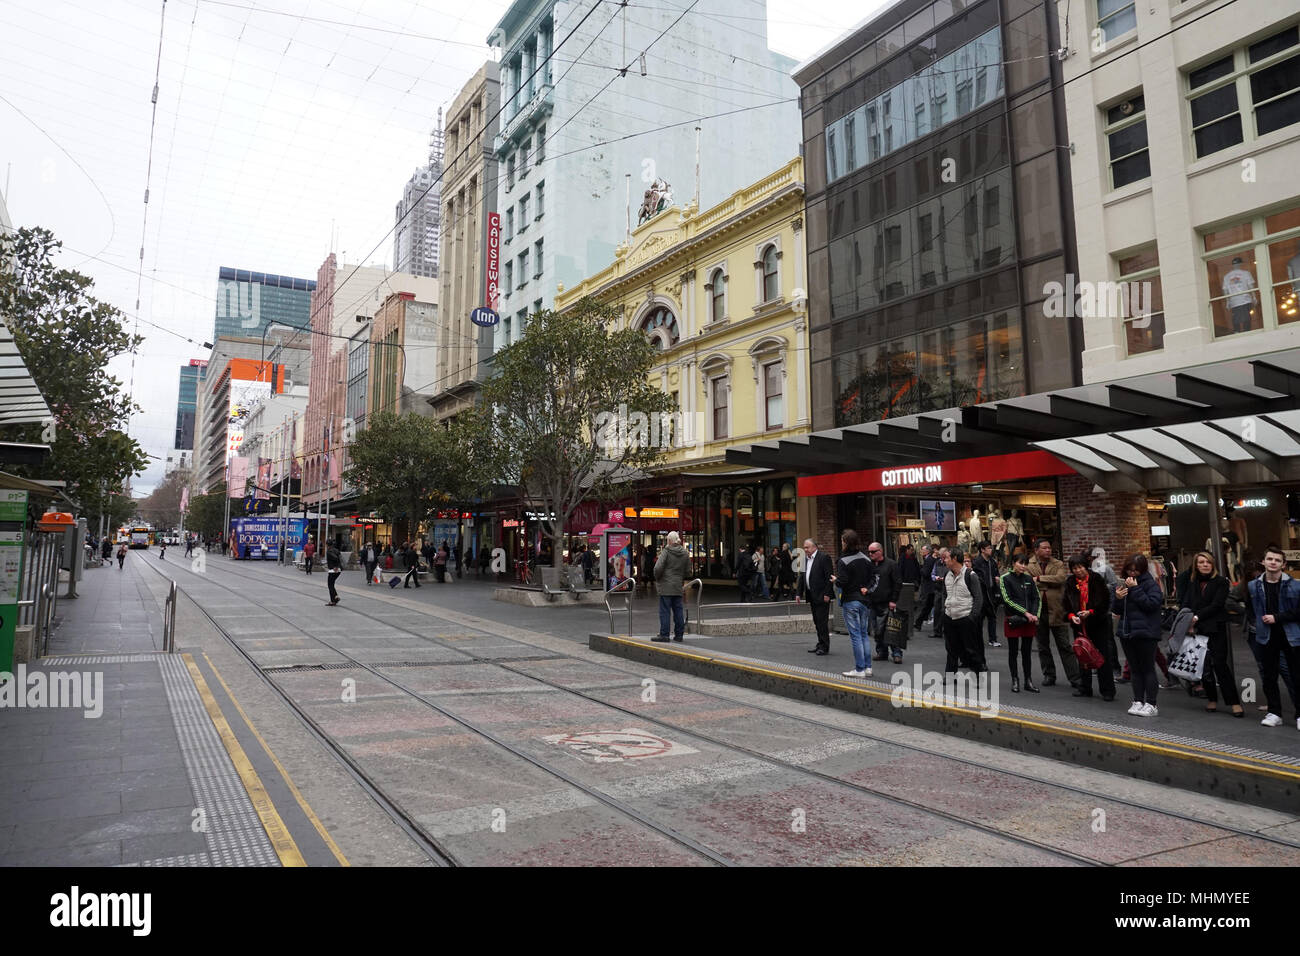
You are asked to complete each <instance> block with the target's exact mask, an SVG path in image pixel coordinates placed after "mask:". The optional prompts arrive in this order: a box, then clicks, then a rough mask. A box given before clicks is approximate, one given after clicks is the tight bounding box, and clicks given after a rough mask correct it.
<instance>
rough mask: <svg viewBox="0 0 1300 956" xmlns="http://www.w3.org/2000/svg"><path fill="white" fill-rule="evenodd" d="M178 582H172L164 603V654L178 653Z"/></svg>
mask: <svg viewBox="0 0 1300 956" xmlns="http://www.w3.org/2000/svg"><path fill="white" fill-rule="evenodd" d="M176 591H177V588H176V582H175V580H173V581H172V583H171V587H169V588H168V589H167V600H166V601H164V602H163V652H164V653H167V654H173V653H175V652H176Z"/></svg>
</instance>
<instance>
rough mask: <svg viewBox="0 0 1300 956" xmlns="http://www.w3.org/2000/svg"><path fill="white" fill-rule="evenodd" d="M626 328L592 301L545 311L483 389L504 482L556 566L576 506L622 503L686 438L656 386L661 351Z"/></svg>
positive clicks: (502, 356) (499, 360)
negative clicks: (517, 494)
mask: <svg viewBox="0 0 1300 956" xmlns="http://www.w3.org/2000/svg"><path fill="white" fill-rule="evenodd" d="M621 325H622V320H621V315H620V313H619V311H618V310H617V309H615V308H613V307H612V306H609V305H605V304H602V303H599V302H597V301H595V300H594V299H591V298H585V299H582V300H581V301H579V302H578V303H576V304H575V305H574V306H572V307H571V308H569V309H567V310H565V311H564V312H559V313H557V312H554V311H551V310H549V309H548V310H543V311H541V312H537V313H535V314H534V315H532V316H531V317H530V318H529V323H528V327H527V329H526V330H525V332H524V334H523V336H522V337H521V338H520V339H519V341H517V342H515V343H514V344H513V345H510V346H508V347H506V348H505V349H503V350H501V351H500V352H498V353H497V354H496V355H495V356H494V357H493V365H494V367H495V371H496V374H495V375H494V376H493V377H492V378H491V379H489V380H488V382H487V383H486V384H485V385H484V389H483V404H484V407H485V408H487V409H490V412H488V414H489V415H490V421H491V426H490V432H491V441H492V442H493V443H494V444H495V446H496V447H497V449H498V450H499V452H500V454H501V455H502V456H503V459H504V462H503V464H504V467H503V468H502V472H501V477H502V478H503V479H504V480H506V481H509V482H511V483H514V484H517V485H518V486H519V487H520V489H521V492H522V494H523V495H524V497H525V498H526V499H527V500H529V501H531V502H533V503H534V504H535V506H536V507H537V510H538V511H540V512H541V513H542V514H543V515H544V516H546V517H544V518H543V519H542V522H541V524H542V531H543V533H544V534H545V535H546V537H547V538H549V539H550V540H551V542H552V544H553V550H552V554H553V555H554V556H555V559H556V560H558V556H559V555H560V553H561V551H562V538H563V535H564V530H565V528H566V527H567V526H568V522H569V520H570V519H571V518H572V517H573V513H574V511H576V510H577V508H578V506H579V505H580V504H582V503H583V502H584V501H612V500H614V499H615V498H617V497H619V496H620V495H622V494H623V493H624V492H625V490H626V489H627V488H628V486H629V484H630V482H632V481H634V480H635V479H637V478H638V477H643V476H644V469H646V468H648V467H650V466H651V465H653V464H655V463H656V462H658V461H660V460H661V459H662V458H663V456H664V455H665V453H666V452H667V450H668V448H669V447H671V442H672V440H673V439H674V436H675V435H681V434H682V432H681V430H680V427H679V423H678V422H677V418H678V417H679V413H678V409H677V406H676V403H675V401H674V399H673V398H672V397H671V396H670V395H668V394H666V393H665V392H663V391H661V390H660V389H659V388H656V387H655V386H654V385H651V384H650V382H649V380H648V375H649V372H650V369H651V368H652V367H653V366H654V365H655V363H656V362H657V361H659V358H658V351H657V350H656V348H655V346H654V345H653V344H652V343H651V342H650V341H649V340H648V339H647V338H646V336H645V335H644V334H643V333H642V332H641V331H639V330H637V329H630V328H620V326H621Z"/></svg>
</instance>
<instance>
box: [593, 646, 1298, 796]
mask: <svg viewBox="0 0 1300 956" xmlns="http://www.w3.org/2000/svg"><path fill="white" fill-rule="evenodd" d="M814 643H815V639H814V638H812V637H808V636H803V635H789V634H769V635H756V636H731V637H715V638H701V637H697V636H694V635H688V636H687V640H686V643H685V644H684V645H682V644H670V645H662V644H654V643H651V642H650V641H648V640H647V639H646V637H644V636H636V637H632V638H628V637H625V636H620V635H613V636H609V635H606V634H605V633H602V634H592V635H591V638H590V646H591V647H592V648H593V649H598V650H604V651H607V652H609V653H612V654H616V655H619V656H623V657H629V658H632V659H635V660H639V661H642V662H645V663H650V664H654V665H656V666H663V667H672V668H674V669H677V670H681V671H684V672H687V673H691V674H696V675H699V676H707V677H710V678H712V679H715V680H722V681H725V682H727V683H732V684H738V685H741V686H746V687H753V688H756V689H761V690H765V691H768V692H771V693H777V694H781V695H783V696H789V697H795V698H798V699H801V700H807V701H812V702H817V703H821V704H824V705H827V706H831V707H837V708H841V709H845V710H851V711H854V712H856V713H862V714H868V715H870V716H874V717H881V718H885V719H891V720H897V721H902V722H904V723H908V724H910V725H914V726H919V727H925V728H926V729H930V730H940V731H943V732H945V733H953V734H957V735H959V736H966V737H970V738H972V739H977V740H981V741H984V742H988V743H995V744H999V745H1002V746H1007V747H1011V748H1013V749H1017V750H1021V751H1023V752H1026V753H1035V754H1042V755H1044V756H1052V757H1056V758H1057V759H1062V760H1067V761H1070V762H1073V763H1078V764H1080V765H1082V766H1095V767H1100V768H1102V769H1107V770H1114V771H1117V772H1121V773H1129V774H1132V775H1134V776H1139V777H1142V778H1143V779H1149V780H1156V781H1159V782H1168V783H1172V784H1174V785H1176V786H1184V787H1188V788H1189V789H1196V790H1200V791H1202V792H1206V793H1213V794H1216V795H1220V796H1228V797H1231V798H1233V799H1242V800H1248V801H1250V802H1255V803H1258V804H1259V805H1264V806H1275V807H1278V806H1291V807H1294V806H1296V805H1300V732H1297V730H1296V726H1295V722H1294V718H1291V719H1290V720H1289V721H1288V722H1287V723H1286V724H1284V725H1283V726H1282V727H1278V728H1265V727H1262V726H1260V723H1259V721H1260V718H1261V717H1262V716H1263V713H1262V712H1261V711H1259V710H1258V709H1257V704H1255V703H1253V702H1251V703H1246V704H1245V707H1246V716H1245V718H1242V719H1234V718H1233V717H1232V716H1231V715H1230V713H1229V712H1228V708H1227V707H1226V706H1224V705H1223V704H1222V702H1220V706H1221V707H1222V710H1221V711H1220V712H1218V713H1213V714H1211V713H1206V711H1205V701H1204V699H1201V698H1193V697H1191V696H1189V695H1188V693H1187V691H1186V690H1185V689H1183V688H1179V689H1176V690H1175V689H1169V690H1161V691H1160V695H1159V710H1160V713H1159V716H1157V717H1152V718H1148V717H1133V716H1130V715H1129V714H1128V713H1127V709H1128V705H1129V704H1130V703H1131V697H1130V696H1129V694H1128V688H1129V685H1127V684H1120V685H1118V687H1117V696H1116V698H1115V700H1113V701H1110V702H1106V701H1103V700H1102V699H1101V698H1100V697H1099V696H1097V697H1091V698H1087V697H1074V696H1072V693H1071V692H1072V688H1071V687H1070V685H1069V683H1068V682H1067V681H1066V680H1065V678H1064V677H1063V676H1061V677H1058V680H1059V683H1058V684H1056V685H1055V686H1052V687H1043V688H1042V690H1041V693H1038V694H1033V693H1028V692H1021V693H1012V692H1011V681H1010V671H1009V668H1008V666H1007V649H1006V648H1005V647H1001V648H991V647H986V652H987V654H986V657H987V661H988V663H989V665H990V667H991V668H992V672H993V674H995V675H996V678H997V680H996V683H992V682H990V684H988V685H986V686H987V688H988V689H987V691H986V692H985V693H984V696H985V697H986V698H988V700H987V703H986V706H984V707H983V710H985V712H986V715H985V716H980V715H979V714H978V710H977V707H976V706H972V707H969V708H963V707H954V706H943V705H942V697H941V694H942V691H941V690H939V691H938V693H937V694H932V695H931V698H930V699H928V700H927V698H925V697H924V691H925V690H926V689H927V687H929V688H930V689H931V690H934V689H936V688H940V687H942V683H941V682H942V680H943V676H942V675H943V669H944V666H945V662H946V654H945V652H944V648H943V642H942V641H941V640H937V639H935V638H933V637H932V636H930V633H929V632H925V631H923V632H921V634H919V635H913V637H912V640H911V642H910V644H909V646H908V648H907V650H906V651H905V654H904V661H903V663H902V664H894V663H892V662H891V661H873V662H872V677H870V678H867V679H861V678H849V677H845V676H843V672H844V671H846V670H850V669H852V667H853V656H852V651H851V649H850V647H849V641H848V637H847V636H844V635H839V634H833V635H832V637H831V652H830V654H829V655H828V656H825V657H819V656H817V655H814V654H809V653H807V651H808V650H809V649H810V648H811V647H812V646H813V644H814ZM1239 643H1241V642H1234V650H1235V651H1236V660H1235V665H1236V673H1237V676H1238V680H1239V681H1241V680H1242V679H1251V680H1254V682H1255V685H1254V686H1255V688H1256V689H1257V688H1258V686H1259V675H1258V672H1257V669H1256V667H1255V662H1254V659H1253V658H1252V657H1250V656H1249V651H1247V650H1246V649H1245V648H1244V647H1237V646H1235V645H1236V644H1239ZM1033 663H1034V672H1035V676H1036V679H1037V680H1038V683H1039V684H1042V683H1043V681H1042V680H1041V679H1039V678H1041V672H1040V669H1039V667H1040V665H1039V660H1038V654H1037V649H1036V648H1035V652H1034V662H1033ZM1059 670H1060V667H1059V663H1058V672H1059ZM948 686H949V688H951V687H952V686H953V685H952V684H951V683H950V684H949V685H948ZM973 703H974V704H975V705H978V704H979V701H978V700H975V701H973ZM1288 703H1289V701H1288ZM989 705H991V706H989ZM1288 717H1291V714H1290V711H1289V709H1288Z"/></svg>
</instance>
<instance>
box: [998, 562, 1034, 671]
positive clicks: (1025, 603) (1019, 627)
mask: <svg viewBox="0 0 1300 956" xmlns="http://www.w3.org/2000/svg"><path fill="white" fill-rule="evenodd" d="M998 582H999V587H1000V588H1001V590H1002V603H1003V604H1004V605H1006V617H1005V618H1004V619H1003V622H1002V633H1003V635H1004V636H1005V637H1006V639H1007V654H1008V656H1009V657H1010V660H1011V690H1012V692H1014V693H1019V692H1020V672H1019V670H1017V668H1016V654H1017V653H1019V655H1020V660H1021V662H1022V663H1023V664H1024V665H1025V690H1027V691H1031V692H1033V693H1035V694H1037V693H1038V688H1037V687H1035V686H1034V681H1033V676H1034V671H1033V666H1032V658H1031V656H1030V655H1031V653H1032V651H1033V648H1034V635H1035V634H1037V633H1038V611H1039V609H1040V608H1041V606H1042V598H1041V597H1040V596H1039V593H1038V585H1037V584H1036V583H1035V582H1034V579H1033V578H1032V577H1030V576H1029V568H1028V567H1027V566H1026V564H1025V556H1024V555H1023V554H1018V555H1016V559H1015V564H1014V565H1013V566H1012V568H1011V570H1010V571H1008V572H1007V573H1006V574H1004V575H1002V577H1001V578H999V579H998Z"/></svg>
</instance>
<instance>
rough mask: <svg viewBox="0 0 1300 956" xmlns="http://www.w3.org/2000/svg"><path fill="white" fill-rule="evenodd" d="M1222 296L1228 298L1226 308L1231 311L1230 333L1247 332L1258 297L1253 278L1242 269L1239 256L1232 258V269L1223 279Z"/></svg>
mask: <svg viewBox="0 0 1300 956" xmlns="http://www.w3.org/2000/svg"><path fill="white" fill-rule="evenodd" d="M1223 294H1224V295H1226V296H1227V297H1228V308H1229V309H1230V310H1231V311H1232V331H1233V332H1249V331H1250V325H1251V316H1252V314H1253V313H1254V311H1255V303H1256V301H1257V300H1258V296H1257V295H1256V294H1255V277H1254V276H1253V275H1251V274H1250V273H1249V272H1248V271H1247V270H1246V269H1243V268H1242V262H1241V256H1235V257H1234V258H1233V260H1232V268H1231V269H1229V270H1228V273H1227V274H1226V275H1225V276H1224V277H1223Z"/></svg>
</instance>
